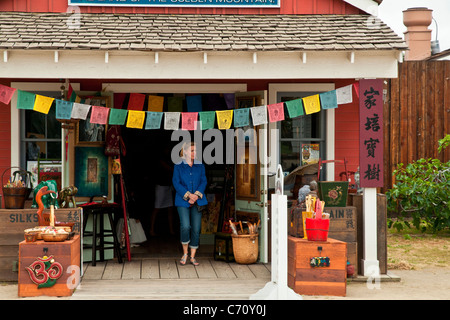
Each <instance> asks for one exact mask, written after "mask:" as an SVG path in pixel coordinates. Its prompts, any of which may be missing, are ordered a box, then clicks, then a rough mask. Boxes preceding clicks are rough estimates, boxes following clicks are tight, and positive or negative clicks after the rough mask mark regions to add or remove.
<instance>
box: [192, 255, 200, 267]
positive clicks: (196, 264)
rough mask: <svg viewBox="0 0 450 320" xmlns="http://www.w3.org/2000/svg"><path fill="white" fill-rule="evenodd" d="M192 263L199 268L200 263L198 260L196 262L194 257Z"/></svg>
mask: <svg viewBox="0 0 450 320" xmlns="http://www.w3.org/2000/svg"><path fill="white" fill-rule="evenodd" d="M191 263H192V264H193V265H194V266H198V265H199V263H198V262H197V260H195V258H194V257H191Z"/></svg>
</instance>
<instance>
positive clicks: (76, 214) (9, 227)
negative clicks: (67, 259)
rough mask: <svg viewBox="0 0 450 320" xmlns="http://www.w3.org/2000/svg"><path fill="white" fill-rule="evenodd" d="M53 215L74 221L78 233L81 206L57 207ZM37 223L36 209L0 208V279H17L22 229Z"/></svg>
mask: <svg viewBox="0 0 450 320" xmlns="http://www.w3.org/2000/svg"><path fill="white" fill-rule="evenodd" d="M47 211H48V212H49V211H50V210H46V211H45V212H47ZM55 216H56V220H58V221H66V222H74V223H75V225H74V228H73V230H74V231H75V233H76V234H80V230H81V228H82V224H81V221H82V220H81V217H82V209H81V208H69V209H57V210H55ZM38 224H39V223H38V216H37V209H2V210H0V281H14V282H16V281H17V271H15V269H16V266H17V263H18V260H19V243H20V242H21V241H23V240H24V232H23V231H24V230H25V229H28V228H32V227H35V226H37V225H38Z"/></svg>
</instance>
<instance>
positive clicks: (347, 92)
mask: <svg viewBox="0 0 450 320" xmlns="http://www.w3.org/2000/svg"><path fill="white" fill-rule="evenodd" d="M352 89H353V85H351V84H350V85H348V86H345V87H342V88H338V89H336V97H337V104H346V103H351V102H352V101H353V97H352Z"/></svg>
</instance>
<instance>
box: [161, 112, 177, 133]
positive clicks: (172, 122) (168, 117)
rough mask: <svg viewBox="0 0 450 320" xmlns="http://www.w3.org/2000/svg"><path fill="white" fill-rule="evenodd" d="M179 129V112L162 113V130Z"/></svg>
mask: <svg viewBox="0 0 450 320" xmlns="http://www.w3.org/2000/svg"><path fill="white" fill-rule="evenodd" d="M179 127H180V112H164V129H165V130H178V129H179Z"/></svg>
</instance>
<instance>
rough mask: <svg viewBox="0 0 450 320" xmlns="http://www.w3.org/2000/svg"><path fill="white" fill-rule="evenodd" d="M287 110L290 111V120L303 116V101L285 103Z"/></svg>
mask: <svg viewBox="0 0 450 320" xmlns="http://www.w3.org/2000/svg"><path fill="white" fill-rule="evenodd" d="M284 103H285V104H286V108H287V110H288V114H289V118H296V117H299V116H303V115H304V114H305V113H304V112H303V102H302V99H295V100H291V101H285V102H284Z"/></svg>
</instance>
